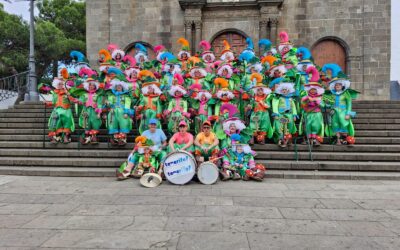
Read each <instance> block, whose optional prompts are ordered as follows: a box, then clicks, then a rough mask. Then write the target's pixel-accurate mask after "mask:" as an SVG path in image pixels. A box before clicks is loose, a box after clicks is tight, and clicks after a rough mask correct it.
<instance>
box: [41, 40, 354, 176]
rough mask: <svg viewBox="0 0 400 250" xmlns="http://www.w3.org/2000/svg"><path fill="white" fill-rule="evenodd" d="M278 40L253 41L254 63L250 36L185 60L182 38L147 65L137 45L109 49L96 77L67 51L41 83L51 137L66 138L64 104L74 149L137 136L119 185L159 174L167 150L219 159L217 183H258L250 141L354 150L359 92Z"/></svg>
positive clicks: (203, 45)
mask: <svg viewBox="0 0 400 250" xmlns="http://www.w3.org/2000/svg"><path fill="white" fill-rule="evenodd" d="M279 37H280V43H279V44H277V46H276V47H274V46H273V45H272V43H271V42H270V41H269V40H268V39H261V40H260V41H259V42H258V45H259V48H260V52H261V53H260V57H258V56H257V55H256V52H255V50H254V44H253V42H252V40H251V38H247V39H246V43H247V47H246V48H245V49H244V50H243V51H242V52H241V53H240V54H239V55H235V53H234V52H233V51H232V50H231V47H230V45H229V43H228V42H227V41H224V43H223V45H224V50H223V51H222V52H221V54H220V55H215V53H214V52H213V49H212V47H211V45H210V43H209V42H207V41H201V42H200V44H199V47H198V52H197V53H195V54H191V53H190V46H189V42H188V41H187V40H185V39H183V38H180V39H179V40H178V43H179V44H180V45H181V46H182V48H181V50H180V51H179V53H178V54H177V55H176V56H175V55H174V54H173V53H172V52H170V51H168V50H167V49H166V48H165V47H164V46H163V45H157V46H155V47H154V52H155V53H156V57H155V58H154V59H150V58H149V56H148V48H146V47H145V46H143V45H142V44H140V43H138V44H136V45H135V51H133V53H130V54H126V53H125V52H124V51H123V50H121V49H119V47H118V46H117V45H115V44H110V45H109V46H107V48H105V49H102V50H100V51H99V64H100V67H99V69H98V70H95V69H93V68H91V67H90V65H89V64H88V63H87V60H86V58H85V56H84V55H83V54H82V53H80V52H78V51H73V52H71V58H72V64H71V65H73V66H70V67H68V68H63V69H60V70H59V75H58V76H57V77H56V78H54V80H53V83H52V84H41V85H40V86H39V88H40V92H41V93H51V94H52V101H50V102H48V103H47V106H49V107H50V106H53V107H54V110H53V112H52V114H51V116H50V119H49V123H48V124H49V130H50V132H49V138H50V140H51V142H52V143H59V142H62V143H69V142H70V141H71V134H72V133H73V132H74V130H75V125H74V119H73V112H72V109H71V108H72V107H74V109H75V111H76V113H77V114H78V115H79V127H80V128H81V129H82V130H81V131H82V133H81V137H80V138H81V142H82V144H89V143H91V144H93V143H98V142H99V140H98V137H97V136H98V134H99V133H100V129H101V128H106V129H107V130H108V134H109V140H110V142H111V143H112V144H113V145H119V146H123V145H125V144H126V143H127V141H128V138H129V134H131V133H132V130H133V129H137V130H138V131H139V134H140V136H141V137H139V139H138V140H135V148H134V150H133V152H132V154H131V156H130V157H129V160H128V161H127V163H126V164H124V166H122V167H121V168H120V169H119V170H118V171H117V175H118V177H119V178H127V177H128V176H130V175H132V174H133V173H134V174H133V175H134V176H136V177H137V176H140V175H141V174H143V173H144V172H146V171H147V170H149V171H150V172H154V171H160V170H161V168H159V166H160V162H161V161H162V159H163V158H164V157H165V155H166V154H167V153H171V152H173V151H176V150H182V149H183V150H186V151H188V152H190V153H193V154H194V155H195V158H196V159H197V160H198V161H199V162H201V161H204V160H206V161H208V160H209V161H212V162H215V163H220V162H222V164H221V165H220V170H221V176H223V179H229V178H232V179H238V177H239V176H240V178H242V179H249V178H250V176H252V177H251V178H255V179H259V176H261V174H257V173H261V172H262V171H263V170H262V169H261V167H260V166H259V165H257V164H255V163H254V156H255V152H254V151H252V150H251V148H250V146H249V145H252V144H254V143H258V144H265V143H266V142H275V143H276V144H277V145H279V146H280V147H287V146H288V145H290V144H291V143H293V138H297V139H300V140H302V141H303V143H309V144H311V145H315V146H318V145H320V144H322V143H324V142H325V143H326V142H327V141H329V143H334V144H337V145H343V144H354V142H355V138H354V126H353V124H352V121H351V119H352V117H354V116H355V112H353V111H352V100H353V99H355V98H356V97H357V94H358V92H357V91H354V90H352V89H350V81H349V79H348V78H347V76H346V75H345V74H344V72H343V71H342V69H341V68H340V67H339V66H338V65H336V64H334V63H329V64H326V65H323V67H322V68H320V67H318V66H317V65H315V64H314V62H313V58H312V55H311V52H310V51H309V50H308V49H307V48H306V47H299V48H296V47H295V46H294V45H293V44H292V43H291V42H290V40H289V36H288V34H287V33H286V32H281V33H280V34H279ZM162 128H164V129H166V130H165V133H164V131H163V130H162ZM208 130H210V131H208ZM192 131H194V133H195V135H192V134H191V132H192ZM238 136H240V139H238V138H239V137H238ZM326 137H329V140H325V141H324V138H326ZM167 138H170V139H169V140H168V139H167ZM332 138H333V140H331V139H332ZM143 154H144V155H145V157H141V156H142V155H143ZM149 154H150V155H151V156H152V157H153V158H149ZM242 156H243V157H242ZM228 158H229V159H228ZM217 159H222V160H217ZM142 161H144V163H142V164H140V163H141V162H142ZM153 161H156V162H157V164H155V163H153ZM233 162H236V163H237V164H234V163H233ZM139 165H140V167H139ZM148 166H151V167H148ZM232 166H240V168H237V169H236V170H235V171H234V170H232ZM243 166H245V167H244V168H243ZM257 166H258V167H257ZM138 169H139V170H140V171H136V170H138ZM142 170H143V171H142ZM247 170H251V171H247ZM250 172H251V173H252V174H251V173H250ZM246 173H248V174H246ZM254 176H255V177H254Z"/></svg>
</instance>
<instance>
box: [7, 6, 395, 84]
mask: <svg viewBox="0 0 400 250" xmlns="http://www.w3.org/2000/svg"><path fill="white" fill-rule="evenodd" d="M391 1H392V15H391V17H392V22H391V23H392V36H391V40H392V42H391V46H392V49H391V70H390V79H391V80H392V81H394V80H398V81H400V44H399V42H398V41H400V15H399V13H400V0H391ZM1 3H2V4H4V9H5V10H6V11H7V12H9V13H13V14H17V15H22V17H23V18H24V19H25V20H29V1H21V2H13V3H11V4H10V3H7V2H5V1H1ZM36 13H37V10H36Z"/></svg>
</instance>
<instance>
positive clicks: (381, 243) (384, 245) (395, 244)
mask: <svg viewBox="0 0 400 250" xmlns="http://www.w3.org/2000/svg"><path fill="white" fill-rule="evenodd" d="M370 239H372V240H373V241H374V242H376V244H378V247H377V248H376V249H390V250H398V249H400V238H399V237H398V236H397V237H370Z"/></svg>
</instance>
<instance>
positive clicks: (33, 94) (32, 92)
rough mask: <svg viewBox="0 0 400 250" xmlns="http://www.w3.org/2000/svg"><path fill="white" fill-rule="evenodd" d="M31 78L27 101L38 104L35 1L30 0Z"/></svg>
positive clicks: (26, 95)
mask: <svg viewBox="0 0 400 250" xmlns="http://www.w3.org/2000/svg"><path fill="white" fill-rule="evenodd" d="M29 1H30V2H29V12H30V21H29V77H28V87H29V89H28V91H29V93H26V94H25V101H31V102H37V101H39V94H38V91H37V76H36V62H35V16H34V14H35V13H34V12H35V4H34V2H35V0H29Z"/></svg>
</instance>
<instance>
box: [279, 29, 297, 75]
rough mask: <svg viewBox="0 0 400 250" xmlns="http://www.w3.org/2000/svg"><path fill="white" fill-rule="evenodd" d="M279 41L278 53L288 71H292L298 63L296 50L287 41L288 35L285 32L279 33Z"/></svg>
mask: <svg viewBox="0 0 400 250" xmlns="http://www.w3.org/2000/svg"><path fill="white" fill-rule="evenodd" d="M279 39H280V44H279V46H278V52H279V54H280V55H281V58H282V62H283V63H284V64H285V67H286V68H287V69H288V70H290V69H293V68H294V67H296V66H297V63H298V59H297V57H296V49H295V48H293V44H292V43H291V42H290V41H289V35H288V34H287V33H286V32H285V31H282V32H281V33H279Z"/></svg>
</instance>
